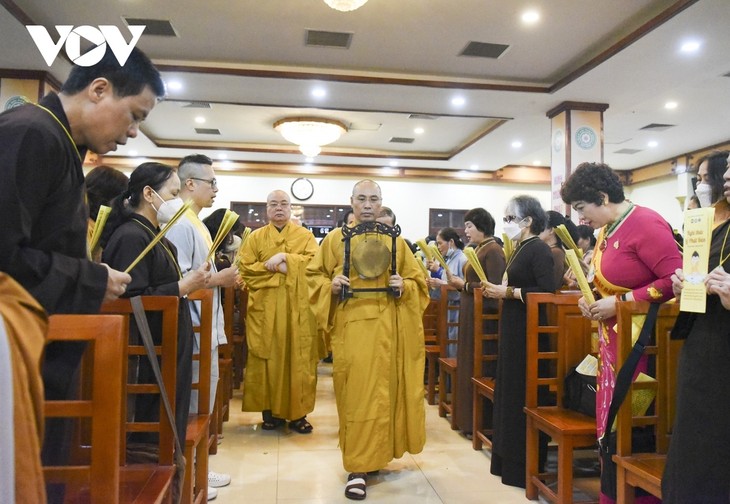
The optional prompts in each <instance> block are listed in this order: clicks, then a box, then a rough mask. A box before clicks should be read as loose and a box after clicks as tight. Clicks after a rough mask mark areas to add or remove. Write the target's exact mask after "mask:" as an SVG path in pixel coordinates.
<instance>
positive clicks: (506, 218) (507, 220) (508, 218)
mask: <svg viewBox="0 0 730 504" xmlns="http://www.w3.org/2000/svg"><path fill="white" fill-rule="evenodd" d="M502 220H503V221H504V223H505V224H509V223H510V222H514V221H517V220H522V219H520V218H519V217H517V216H516V215H505V216H504V217H502Z"/></svg>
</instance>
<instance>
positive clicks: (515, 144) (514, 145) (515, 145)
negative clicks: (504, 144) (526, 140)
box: [512, 140, 522, 149]
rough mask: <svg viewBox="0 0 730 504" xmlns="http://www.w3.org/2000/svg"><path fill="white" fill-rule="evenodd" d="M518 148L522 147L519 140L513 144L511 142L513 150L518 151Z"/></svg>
mask: <svg viewBox="0 0 730 504" xmlns="http://www.w3.org/2000/svg"><path fill="white" fill-rule="evenodd" d="M520 147H522V142H520V141H519V140H515V141H514V142H512V148H513V149H519V148H520Z"/></svg>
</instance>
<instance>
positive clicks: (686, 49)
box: [679, 40, 702, 54]
mask: <svg viewBox="0 0 730 504" xmlns="http://www.w3.org/2000/svg"><path fill="white" fill-rule="evenodd" d="M701 45H702V44H700V42H699V41H697V40H688V41H686V42H683V43H682V46H681V47H680V48H679V50H680V51H682V52H683V53H686V54H691V53H695V52H697V51H698V50H699V49H700V46H701Z"/></svg>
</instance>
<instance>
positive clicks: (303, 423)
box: [289, 416, 314, 434]
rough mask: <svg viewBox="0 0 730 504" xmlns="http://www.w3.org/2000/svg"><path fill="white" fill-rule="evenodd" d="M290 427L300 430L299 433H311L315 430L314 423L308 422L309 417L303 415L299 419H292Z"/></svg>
mask: <svg viewBox="0 0 730 504" xmlns="http://www.w3.org/2000/svg"><path fill="white" fill-rule="evenodd" d="M289 428H290V429H292V430H294V431H296V432H298V433H299V434H309V433H310V432H312V430H314V427H312V424H310V423H309V422H307V417H305V416H303V417H302V418H300V419H299V420H292V421H291V422H289Z"/></svg>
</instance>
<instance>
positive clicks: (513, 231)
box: [502, 221, 522, 240]
mask: <svg viewBox="0 0 730 504" xmlns="http://www.w3.org/2000/svg"><path fill="white" fill-rule="evenodd" d="M502 230H503V231H504V234H506V235H507V238H509V239H510V240H516V239H517V238H519V237H520V234H522V228H521V227H520V224H519V222H517V221H512V222H507V223H505V224H504V226H502Z"/></svg>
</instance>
